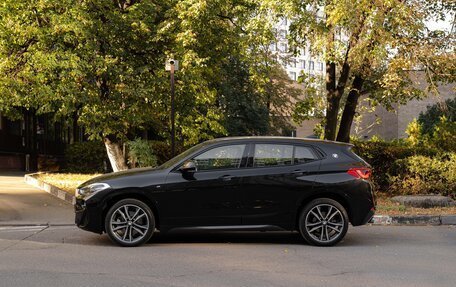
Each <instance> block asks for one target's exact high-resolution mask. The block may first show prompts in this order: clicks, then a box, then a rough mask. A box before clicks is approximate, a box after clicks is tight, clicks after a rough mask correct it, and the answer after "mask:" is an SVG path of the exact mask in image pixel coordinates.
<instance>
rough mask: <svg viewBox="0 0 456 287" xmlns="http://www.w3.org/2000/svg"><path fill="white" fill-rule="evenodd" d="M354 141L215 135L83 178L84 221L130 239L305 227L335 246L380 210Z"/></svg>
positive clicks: (311, 237) (79, 207) (80, 207)
mask: <svg viewBox="0 0 456 287" xmlns="http://www.w3.org/2000/svg"><path fill="white" fill-rule="evenodd" d="M351 148H352V145H350V144H345V143H339V142H331V141H323V140H310V139H300V138H286V137H236V138H221V139H215V140H210V141H206V142H203V143H201V144H198V145H196V146H194V147H192V148H190V149H188V150H187V151H185V152H183V153H182V154H180V155H178V156H176V157H174V158H173V159H171V160H169V161H168V162H166V163H164V164H163V165H161V166H159V167H157V168H141V169H132V170H128V171H122V172H116V173H111V174H107V175H102V176H99V177H96V178H94V179H91V180H89V181H87V182H85V183H83V184H82V185H81V186H79V187H78V188H77V190H76V204H75V212H76V224H77V225H78V226H79V227H80V228H82V229H85V230H88V231H92V232H96V233H100V234H101V233H103V232H106V233H107V234H108V236H109V238H110V239H111V240H112V241H113V242H115V243H117V244H119V245H121V246H137V245H140V244H143V243H145V242H147V241H148V240H149V239H150V238H151V236H152V234H153V233H154V232H155V231H156V230H159V231H160V232H161V233H163V232H167V231H170V230H173V229H174V230H177V229H187V230H188V229H195V230H197V229H199V230H224V231H227V230H236V231H239V230H251V231H269V230H288V231H299V233H300V234H301V235H302V237H303V238H304V239H305V240H306V241H307V242H308V243H309V244H312V245H318V246H331V245H334V244H336V243H338V242H339V241H341V240H342V239H343V238H344V236H345V234H346V233H347V230H348V224H349V222H350V223H351V224H352V225H353V226H357V225H363V224H366V223H367V222H369V221H370V220H371V218H372V217H373V215H374V211H375V197H374V193H373V190H372V185H371V182H370V181H369V176H370V172H371V171H370V166H369V165H368V164H367V163H366V162H365V161H364V160H362V159H361V158H360V157H359V156H357V155H356V154H355V153H354V152H353V151H352V150H351Z"/></svg>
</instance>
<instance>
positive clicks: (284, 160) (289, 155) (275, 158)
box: [253, 144, 293, 167]
mask: <svg viewBox="0 0 456 287" xmlns="http://www.w3.org/2000/svg"><path fill="white" fill-rule="evenodd" d="M291 164H293V146H292V145H278V144H256V145H255V155H254V158H253V166H254V167H262V166H283V165H291Z"/></svg>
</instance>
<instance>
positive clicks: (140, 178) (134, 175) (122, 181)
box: [78, 168, 168, 188]
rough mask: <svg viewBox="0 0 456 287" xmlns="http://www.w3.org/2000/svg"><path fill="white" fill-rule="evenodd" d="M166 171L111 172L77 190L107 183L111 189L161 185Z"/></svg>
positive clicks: (152, 169)
mask: <svg viewBox="0 0 456 287" xmlns="http://www.w3.org/2000/svg"><path fill="white" fill-rule="evenodd" d="M167 174H168V170H163V169H156V168H134V169H129V170H124V171H118V172H112V173H107V174H103V175H100V176H97V177H94V178H92V179H90V180H88V181H86V182H84V183H83V184H81V185H80V186H79V187H78V188H81V187H84V186H87V185H89V184H92V183H101V182H102V183H107V184H109V185H110V186H111V187H112V188H124V187H131V186H134V187H144V186H149V185H154V184H163V183H164V182H165V180H166V175H167Z"/></svg>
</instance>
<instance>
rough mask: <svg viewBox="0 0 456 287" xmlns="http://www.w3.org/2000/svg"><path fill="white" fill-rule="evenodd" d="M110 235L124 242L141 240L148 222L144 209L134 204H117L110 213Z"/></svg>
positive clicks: (131, 242) (147, 228)
mask: <svg viewBox="0 0 456 287" xmlns="http://www.w3.org/2000/svg"><path fill="white" fill-rule="evenodd" d="M110 227H111V231H112V235H114V236H115V237H116V239H117V240H118V241H120V242H122V243H125V244H133V243H136V242H138V241H140V240H142V239H143V238H144V237H145V236H146V235H147V233H148V231H149V228H150V224H149V216H148V215H147V213H146V211H145V210H144V209H143V208H141V207H139V206H137V205H134V204H124V205H121V206H119V207H118V208H117V209H116V210H115V211H114V212H113V213H112V215H111V218H110Z"/></svg>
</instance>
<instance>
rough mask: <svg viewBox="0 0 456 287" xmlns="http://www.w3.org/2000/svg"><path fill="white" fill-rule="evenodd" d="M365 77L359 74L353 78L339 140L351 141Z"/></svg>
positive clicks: (341, 122)
mask: <svg viewBox="0 0 456 287" xmlns="http://www.w3.org/2000/svg"><path fill="white" fill-rule="evenodd" d="M363 83H364V79H363V78H362V77H361V76H359V75H357V76H355V78H354V79H353V84H352V87H351V90H350V92H349V93H348V96H347V102H346V103H345V107H344V112H343V113H342V119H341V120H340V126H339V133H338V134H337V141H341V142H349V141H350V130H351V126H352V124H353V118H354V117H355V113H356V107H357V106H358V100H359V96H360V94H361V88H362V87H363Z"/></svg>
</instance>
